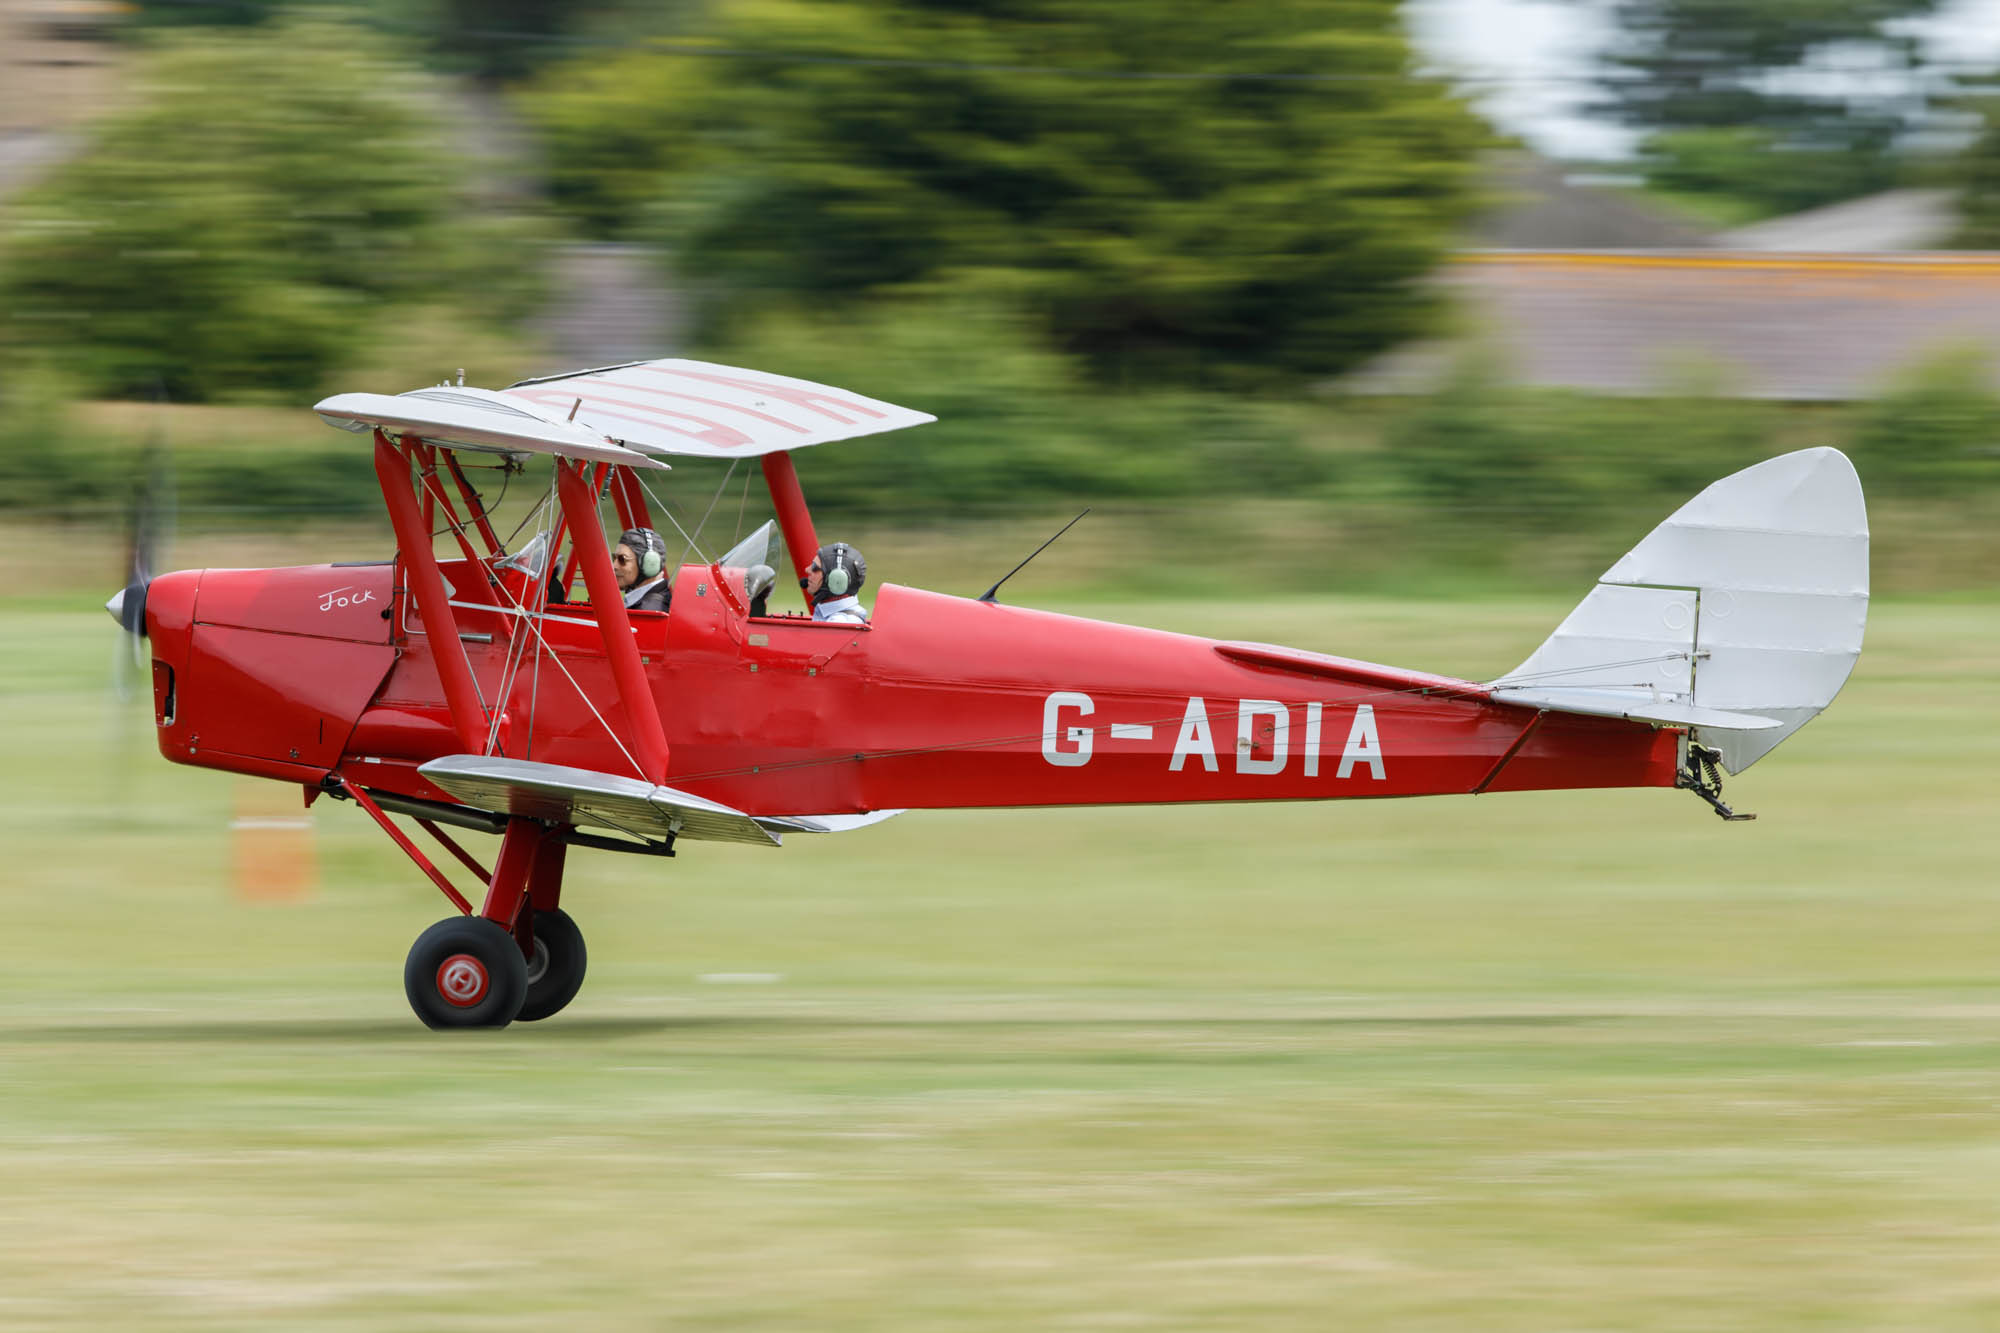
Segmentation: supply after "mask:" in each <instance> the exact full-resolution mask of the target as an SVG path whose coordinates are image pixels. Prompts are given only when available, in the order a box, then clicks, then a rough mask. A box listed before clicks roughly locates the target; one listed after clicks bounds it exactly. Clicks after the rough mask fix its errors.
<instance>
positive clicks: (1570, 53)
mask: <svg viewBox="0 0 2000 1333" xmlns="http://www.w3.org/2000/svg"><path fill="white" fill-rule="evenodd" d="M1404 16H1405V21H1406V22H1407V23H1408V25H1409V30H1410V34H1411V37H1412V39H1413V40H1414V41H1415V43H1416V46H1417V49H1418V51H1419V52H1420V53H1421V54H1422V56H1423V59H1424V63H1425V66H1426V67H1427V68H1428V69H1431V70H1433V71H1434V72H1437V73H1440V74H1445V75H1448V76H1451V77H1455V78H1458V79H1461V80H1464V86H1465V89H1466V91H1467V92H1468V93H1469V94H1470V95H1471V96H1472V97H1473V100H1474V102H1475V103H1476V104H1477V105H1478V106H1479V108H1480V109H1481V110H1482V111H1483V112H1485V114H1486V115H1487V116H1488V117H1489V118H1490V119H1491V120H1492V121H1493V122H1494V123H1495V124H1496V125H1498V126H1499V127H1500V129H1501V130H1502V131H1503V132H1505V133H1508V134H1514V135H1518V136H1520V137H1521V138H1522V139H1525V140H1526V141H1527V142H1528V144H1529V146H1531V147H1533V148H1535V149H1536V150H1537V151H1539V152H1542V153H1546V154H1548V155H1550V156H1552V157H1565V158H1593V159H1600V160H1602V159H1613V158H1621V157H1627V156H1630V154H1631V152H1632V149H1633V147H1634V145H1635V143H1636V142H1637V138H1638V136H1637V135H1636V134H1635V133H1634V132H1633V131H1632V130H1630V129H1628V128H1626V127H1625V126H1623V125H1619V124H1617V123H1615V122H1613V121H1612V120H1610V119H1608V118H1606V117H1603V116H1592V115H1590V114H1588V113H1587V112H1586V110H1585V108H1586V107H1587V106H1588V105H1589V103H1590V102H1592V101H1593V100H1595V99H1596V98H1597V97H1599V96H1600V93H1599V90H1598V89H1597V88H1596V86H1595V85H1594V84H1593V83H1592V82H1591V80H1592V79H1593V78H1594V77H1595V76H1596V75H1597V74H1598V73H1599V72H1600V66H1599V64H1598V53H1599V52H1601V51H1602V50H1603V49H1604V48H1605V47H1606V46H1607V45H1608V44H1609V43H1610V41H1611V39H1612V37H1613V36H1614V34H1615V29H1614V28H1613V26H1612V24H1611V22H1610V20H1609V17H1608V16H1607V14H1606V13H1605V11H1604V8H1603V6H1601V5H1598V4H1590V3H1577V2H1576V0H1408V3H1407V4H1406V5H1405V6H1404ZM1906 30H1908V31H1914V32H1916V33H1918V34H1920V35H1922V36H1923V37H1924V38H1925V44H1926V48H1927V50H1928V52H1929V55H1930V57H1931V58H1932V59H1935V60H1940V61H1945V62H1949V63H1950V64H1951V65H1952V66H1954V67H1955V68H1956V67H1962V66H1973V67H1977V66H1982V65H2000V0H1958V3H1956V4H1952V5H1950V6H1949V7H1948V8H1947V9H1946V11H1945V12H1943V13H1941V14H1939V15H1937V16H1936V17H1935V18H1932V19H1930V20H1927V21H1924V22H1922V23H1915V24H1910V25H1906ZM1837 54H1838V55H1839V58H1838V59H1823V60H1822V61H1821V62H1820V63H1822V64H1831V65H1836V66H1838V67H1839V68H1840V69H1841V70H1842V71H1845V70H1847V69H1848V68H1849V67H1851V66H1853V65H1855V64H1856V63H1857V61H1856V59H1855V56H1854V53H1853V51H1852V50H1849V51H1845V52H1841V53H1837ZM1966 72H1969V71H1966ZM1799 77H1801V78H1803V79H1805V80H1808V81H1809V82H1807V83H1805V84H1804V85H1803V86H1802V90H1805V89H1810V90H1811V91H1813V92H1825V93H1828V94H1832V95H1838V94H1839V93H1840V92H1842V91H1843V90H1851V91H1852V93H1853V94H1854V95H1856V96H1872V95H1878V94H1879V92H1880V91H1881V89H1882V87H1883V84H1884V81H1885V79H1886V78H1887V76H1885V75H1882V74H1873V73H1869V72H1867V71H1866V70H1854V71H1853V72H1851V73H1849V72H1833V71H1827V70H1820V71H1815V72H1813V73H1811V74H1808V75H1803V76H1799Z"/></svg>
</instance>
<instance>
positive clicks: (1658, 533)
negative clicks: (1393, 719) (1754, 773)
mask: <svg viewBox="0 0 2000 1333" xmlns="http://www.w3.org/2000/svg"><path fill="white" fill-rule="evenodd" d="M1867 622H1868V511H1867V507H1866V505H1865V504H1864V503H1863V500H1862V495H1861V480H1860V478H1859V477H1857V476H1856V475H1855V472H1854V465H1853V464H1852V463H1850V462H1848V461H1847V456H1846V455H1845V454H1842V453H1841V452H1840V451H1839V450H1838V449H1802V450H1800V451H1799V452H1797V453H1790V454H1785V455H1783V456H1781V457H1778V458H1773V459H1768V460H1766V461H1765V462H1762V463H1759V464H1757V465H1756V466H1755V467H1750V468H1745V469H1744V470H1743V471H1741V472H1737V473H1734V474H1732V475H1730V476H1727V477H1724V478H1723V479H1722V480H1721V481H1718V482H1716V483H1715V484H1714V485H1712V486H1710V487H1709V488H1708V489H1707V490H1705V491H1703V492H1702V493H1701V494H1700V495H1697V496H1696V497H1695V498H1694V499H1692V500H1690V501H1688V502H1687V503H1686V504H1684V505H1682V506H1681V507H1680V508H1679V509H1678V510H1676V511H1675V512H1674V514H1673V516H1672V517H1670V518H1668V519H1667V521H1666V522H1664V523H1662V524H1660V526H1659V527H1657V528H1655V529H1653V531H1652V532H1651V533H1650V534H1648V535H1647V537H1646V539H1645V540H1644V541H1642V542H1640V543H1639V544H1638V545H1637V546H1635V547H1633V548H1632V549H1631V550H1630V551H1628V552H1626V554H1625V555H1624V557H1623V558H1622V559H1620V560H1619V561H1618V562H1617V563H1616V564H1614V565H1612V566H1611V568H1610V569H1609V570H1607V571H1605V574H1604V577H1603V578H1601V579H1599V580H1598V583H1597V587H1596V588H1594V589H1592V590H1591V593H1590V595H1589V596H1588V597H1586V598H1584V599H1583V601H1582V603H1581V604H1579V605H1578V606H1577V608H1576V609H1575V610H1574V611H1572V612H1570V614H1569V617H1568V618H1567V619H1566V620H1564V621H1563V623H1562V624H1561V625H1560V626H1558V627H1557V629H1556V632H1555V633H1554V634H1552V635H1551V636H1549V639H1548V641H1547V642H1546V643H1544V644H1543V645H1542V646H1541V647H1540V648H1537V649H1536V650H1535V652H1534V654H1533V655H1532V656H1530V657H1529V658H1528V660H1527V661H1525V662H1523V663H1521V665H1520V666H1518V667H1516V668H1514V670H1512V671H1510V672H1508V673H1507V674H1506V675H1505V676H1503V677H1501V678H1500V679H1499V680H1497V681H1495V682H1493V684H1494V688H1495V697H1500V698H1504V697H1506V695H1507V694H1508V692H1509V691H1510V690H1518V691H1521V692H1523V693H1529V692H1533V693H1547V692H1554V691H1560V692H1562V693H1563V694H1565V695H1572V696H1576V697H1577V698H1579V699H1590V700H1595V701H1597V702H1600V703H1604V704H1608V705H1617V704H1621V703H1631V704H1634V705H1643V704H1645V703H1662V704H1685V705H1691V706H1693V707H1695V708H1703V709H1718V710H1722V711H1724V712H1727V713H1734V714H1750V715H1753V716H1756V717H1762V718H1766V719H1768V720H1769V721H1771V722H1775V723H1776V724H1777V725H1776V726H1774V727H1773V726H1765V727H1763V728H1761V729H1758V730H1744V729H1741V728H1738V727H1721V726H1716V727H1709V728H1704V727H1703V726H1701V725H1699V724H1697V725H1696V726H1695V727H1694V728H1693V733H1694V735H1695V737H1696V739H1698V740H1699V741H1701V743H1702V744H1704V745H1708V746H1712V747H1713V748H1715V749H1716V750H1717V751H1719V752H1720V754H1721V757H1722V765H1723V767H1724V768H1726V769H1728V770H1729V771H1730V772H1731V773H1740V772H1742V771H1743V770H1744V769H1746V768H1748V767H1749V766H1750V765H1751V764H1754V763H1755V762H1757V760H1759V759H1761V758H1763V757H1764V756H1765V755H1766V754H1768V753H1769V752H1770V751H1771V750H1772V749H1773V748H1775V747H1776V746H1777V744H1778V743H1779V742H1780V741H1782V740H1784V739H1785V737H1787V736H1789V735H1791V734H1792V733H1793V732H1794V731H1797V730H1798V729H1799V728H1800V727H1802V726H1804V725H1805V724H1806V723H1807V722H1809V721H1811V720H1812V718H1813V717H1814V716H1816V715H1817V714H1818V713H1819V712H1820V710H1821V709H1823V708H1825V707H1826V706H1827V705H1828V704H1829V703H1831V702H1833V697H1834V695H1836V694H1838V693H1839V692H1840V687H1841V686H1842V685H1844V684H1845V683H1846V682H1847V677H1848V673H1849V672H1851V671H1852V670H1853V669H1854V663H1855V659H1856V658H1858V657H1859V656H1860V655H1861V639H1862V634H1863V631H1864V630H1865V629H1866V627H1867ZM1593 711H1595V710H1593Z"/></svg>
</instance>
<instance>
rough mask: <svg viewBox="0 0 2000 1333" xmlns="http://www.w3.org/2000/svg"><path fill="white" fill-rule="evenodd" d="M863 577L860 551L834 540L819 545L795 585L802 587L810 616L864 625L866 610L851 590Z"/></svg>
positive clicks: (865, 577)
mask: <svg viewBox="0 0 2000 1333" xmlns="http://www.w3.org/2000/svg"><path fill="white" fill-rule="evenodd" d="M867 581H868V562H867V561H866V560H863V559H862V558H861V552H859V551H857V550H855V549H854V548H853V547H852V546H849V545H848V544H847V543H846V542H834V543H833V544H832V545H830V546H822V547H820V548H819V553H818V554H817V555H815V556H813V562H812V563H811V564H810V565H807V566H806V576H805V577H804V578H802V579H800V580H799V586H800V587H801V588H804V589H805V591H806V601H808V602H810V603H811V604H812V612H813V619H814V620H831V621H838V622H842V623H845V624H853V625H865V624H867V623H868V612H867V611H866V610H864V609H863V608H862V605H861V599H860V598H859V597H857V596H855V594H856V593H858V592H860V591H861V585H862V584H863V583H866V582H867Z"/></svg>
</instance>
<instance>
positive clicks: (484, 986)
mask: <svg viewBox="0 0 2000 1333" xmlns="http://www.w3.org/2000/svg"><path fill="white" fill-rule="evenodd" d="M492 984H493V983H492V979H491V978H489V977H488V976H487V975H486V964H484V963H482V962H480V961H479V960H478V959H477V958H474V957H473V956H472V955H471V954H469V953H455V954H453V955H452V956H451V957H449V958H447V959H445V960H444V961H443V962H442V963H439V964H438V974H437V988H438V994H439V995H442V996H444V998H445V1003H447V1004H455V1005H457V1006H458V1007H459V1008H460V1009H470V1008H471V1007H472V1006H473V1005H475V1004H478V1003H479V1002H480V1001H481V1000H483V999H485V998H486V992H487V990H488V989H489V988H490V987H491V986H492Z"/></svg>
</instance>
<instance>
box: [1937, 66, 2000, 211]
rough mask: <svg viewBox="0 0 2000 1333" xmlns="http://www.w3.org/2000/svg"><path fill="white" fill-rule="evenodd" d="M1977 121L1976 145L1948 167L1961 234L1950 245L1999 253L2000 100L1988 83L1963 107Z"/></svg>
mask: <svg viewBox="0 0 2000 1333" xmlns="http://www.w3.org/2000/svg"><path fill="white" fill-rule="evenodd" d="M1964 108H1965V110H1966V111H1967V112H1968V113H1970V114H1971V115H1974V116H1976V117H1978V122H1977V123H1978V124H1979V126H1980V129H1979V131H1978V133H1977V134H1976V136H1975V137H1974V138H1973V141H1972V142H1971V143H1970V144H1968V145H1967V146H1966V148H1965V150H1964V151H1963V152H1961V153H1959V154H1958V155H1957V156H1956V157H1954V158H1952V159H1951V161H1950V162H1949V163H1948V164H1947V166H1946V167H1945V170H1944V173H1943V177H1944V183H1945V184H1946V185H1949V186H1952V187H1955V188H1956V189H1957V190H1958V214H1959V229H1958V233H1957V234H1956V235H1955V236H1953V237H1952V239H1951V244H1952V245H1954V246H1956V247H1959V248H1961V249H1966V250H2000V96H1996V95H1995V94H1994V92H1993V88H1992V81H1991V80H1988V81H1986V83H1985V85H1984V86H1983V87H1982V88H1981V89H1980V92H1979V94H1978V95H1976V96H1974V97H1970V98H1968V99H1967V100H1966V102H1965V103H1964Z"/></svg>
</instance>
